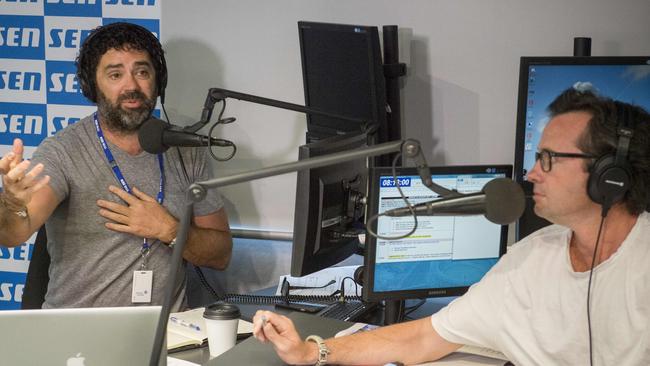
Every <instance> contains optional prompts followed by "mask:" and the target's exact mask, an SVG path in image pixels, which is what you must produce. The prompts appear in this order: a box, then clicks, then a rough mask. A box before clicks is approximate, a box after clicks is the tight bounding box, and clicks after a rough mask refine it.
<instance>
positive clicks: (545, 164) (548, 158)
mask: <svg viewBox="0 0 650 366" xmlns="http://www.w3.org/2000/svg"><path fill="white" fill-rule="evenodd" d="M553 158H577V159H595V158H596V157H595V156H593V155H588V154H579V153H563V152H555V151H551V150H547V149H543V150H542V151H538V152H536V153H535V161H538V160H539V162H540V166H541V167H542V171H543V172H546V173H548V172H550V171H551V168H553Z"/></svg>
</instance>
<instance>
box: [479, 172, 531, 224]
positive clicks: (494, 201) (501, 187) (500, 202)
mask: <svg viewBox="0 0 650 366" xmlns="http://www.w3.org/2000/svg"><path fill="white" fill-rule="evenodd" d="M483 192H485V217H486V218H487V219H488V220H490V221H491V222H494V223H497V224H500V225H507V224H509V223H511V222H513V221H515V220H517V219H518V218H519V217H521V215H522V214H523V213H524V209H525V208H526V199H525V197H524V190H523V189H522V188H521V186H520V185H519V184H517V182H515V181H513V180H511V179H508V178H497V179H493V180H491V181H489V182H488V183H487V184H486V185H485V187H483Z"/></svg>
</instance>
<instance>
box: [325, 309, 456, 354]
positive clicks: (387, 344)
mask: <svg viewBox="0 0 650 366" xmlns="http://www.w3.org/2000/svg"><path fill="white" fill-rule="evenodd" d="M325 343H326V345H327V346H328V347H329V348H330V351H331V354H330V356H329V357H328V362H329V363H332V364H346V365H348V364H349V365H359V364H372V365H374V364H385V363H388V362H395V361H399V362H401V363H404V364H406V365H411V364H416V363H421V362H425V361H432V360H436V359H438V358H440V357H443V356H445V355H447V354H449V353H450V352H453V351H454V350H456V349H457V348H458V347H459V345H456V344H453V343H449V342H447V341H445V340H444V339H443V338H441V337H440V336H439V335H438V333H437V332H435V330H434V329H433V326H432V325H431V321H430V319H429V318H428V317H427V318H423V319H419V320H415V321H411V322H408V323H400V324H395V325H392V326H390V327H383V328H379V329H376V330H374V331H371V332H361V333H357V334H353V335H351V336H349V337H345V338H331V339H328V340H326V342H325Z"/></svg>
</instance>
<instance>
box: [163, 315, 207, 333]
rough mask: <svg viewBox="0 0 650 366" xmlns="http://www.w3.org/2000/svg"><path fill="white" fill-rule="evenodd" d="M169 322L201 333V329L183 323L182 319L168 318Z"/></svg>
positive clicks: (194, 325)
mask: <svg viewBox="0 0 650 366" xmlns="http://www.w3.org/2000/svg"><path fill="white" fill-rule="evenodd" d="M169 321H171V322H172V323H175V324H178V325H181V326H183V327H188V328H191V329H194V330H196V331H201V327H199V326H198V325H196V324H192V323H190V322H188V321H185V320H182V319H178V318H177V317H175V316H172V317H170V318H169Z"/></svg>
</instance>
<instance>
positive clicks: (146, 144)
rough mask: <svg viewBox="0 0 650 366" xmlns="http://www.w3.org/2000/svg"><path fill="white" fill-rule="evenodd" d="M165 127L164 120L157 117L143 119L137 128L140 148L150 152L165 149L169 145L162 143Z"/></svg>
mask: <svg viewBox="0 0 650 366" xmlns="http://www.w3.org/2000/svg"><path fill="white" fill-rule="evenodd" d="M165 128H166V126H165V122H163V121H162V120H159V119H158V118H154V117H151V118H149V119H148V120H146V121H144V122H143V123H142V125H141V126H140V129H139V130H138V141H139V142H140V146H141V147H142V149H143V150H144V151H146V152H148V153H151V154H158V153H162V152H165V151H167V149H168V148H169V146H165V145H164V144H163V132H164V131H165Z"/></svg>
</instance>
